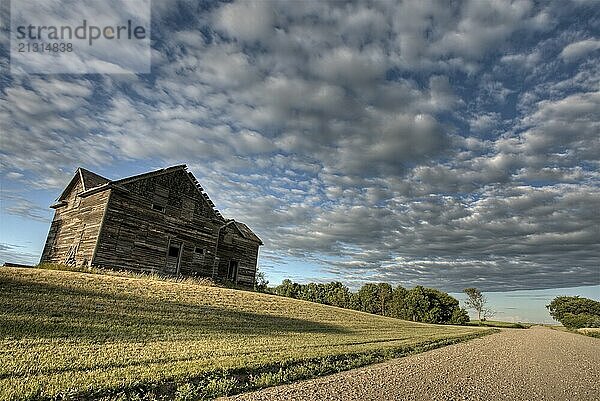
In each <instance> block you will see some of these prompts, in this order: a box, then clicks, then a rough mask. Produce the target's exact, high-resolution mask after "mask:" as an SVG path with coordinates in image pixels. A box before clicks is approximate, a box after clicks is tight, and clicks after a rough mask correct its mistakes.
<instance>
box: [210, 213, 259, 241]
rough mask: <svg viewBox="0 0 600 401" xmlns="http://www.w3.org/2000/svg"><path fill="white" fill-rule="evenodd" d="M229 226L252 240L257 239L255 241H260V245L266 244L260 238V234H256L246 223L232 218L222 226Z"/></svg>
mask: <svg viewBox="0 0 600 401" xmlns="http://www.w3.org/2000/svg"><path fill="white" fill-rule="evenodd" d="M227 226H231V227H233V228H235V229H236V230H237V232H239V233H240V235H241V236H242V237H244V238H246V239H249V240H252V241H255V242H258V243H259V244H260V245H264V244H263V242H262V240H261V239H260V238H258V236H257V235H256V234H254V232H253V231H252V230H251V229H250V227H248V226H247V225H245V224H244V223H241V222H239V221H235V220H233V219H230V220H227V223H225V224H224V225H223V226H222V227H221V228H224V227H227Z"/></svg>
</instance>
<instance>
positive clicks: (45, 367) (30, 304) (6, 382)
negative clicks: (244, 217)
mask: <svg viewBox="0 0 600 401" xmlns="http://www.w3.org/2000/svg"><path fill="white" fill-rule="evenodd" d="M0 320H1V324H0V399H45V398H51V397H53V398H59V399H60V398H64V399H71V398H74V399H80V398H86V399H87V398H106V399H115V398H117V397H119V398H120V399H128V398H129V399H130V398H136V397H143V398H145V399H160V398H161V396H165V397H166V396H168V397H175V398H179V399H193V398H199V397H204V398H210V397H212V396H216V395H220V394H227V393H235V392H239V391H243V390H247V389H251V388H257V387H262V386H266V385H273V384H277V383H281V382H286V381H291V380H295V379H300V378H307V377H311V376H315V375H320V374H327V373H332V372H335V371H339V370H344V369H349V368H352V367H356V366H360V365H364V364H367V363H372V362H377V361H380V360H383V359H386V358H390V357H394V356H400V355H404V354H406V353H409V352H413V351H415V350H423V349H427V348H429V347H435V346H439V345H443V344H445V343H450V342H454V341H458V340H460V339H465V338H470V337H472V336H477V335H481V334H483V333H484V332H486V331H489V330H488V329H483V328H478V327H454V326H438V325H427V324H420V323H414V322H406V321H402V320H397V319H392V318H386V317H381V316H375V315H370V314H366V313H361V312H356V311H350V310H344V309H339V308H335V307H330V306H325V305H319V304H314V303H310V302H305V301H298V300H293V299H287V298H281V297H276V296H271V295H264V294H257V293H252V292H245V291H237V290H230V289H223V288H217V287H209V286H202V285H198V284H194V283H176V282H169V281H160V280H156V279H150V278H131V277H119V276H109V275H95V274H85V273H76V272H66V271H51V270H38V269H18V268H2V269H0Z"/></svg>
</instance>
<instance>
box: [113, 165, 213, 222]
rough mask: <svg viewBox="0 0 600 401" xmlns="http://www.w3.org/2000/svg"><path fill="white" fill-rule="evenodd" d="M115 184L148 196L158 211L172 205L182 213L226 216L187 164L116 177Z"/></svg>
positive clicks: (210, 217) (169, 207)
mask: <svg viewBox="0 0 600 401" xmlns="http://www.w3.org/2000/svg"><path fill="white" fill-rule="evenodd" d="M111 185H112V186H115V187H118V188H123V189H125V190H127V191H129V192H132V193H134V194H136V195H138V196H141V197H143V198H145V199H147V200H148V202H149V207H153V208H155V210H157V211H164V210H165V209H170V210H172V211H173V212H174V213H178V214H180V215H181V217H186V216H187V217H188V218H191V217H192V216H204V217H205V218H208V219H217V220H223V217H222V216H221V214H220V213H219V211H218V210H216V209H215V205H214V203H212V201H211V200H210V199H209V198H208V195H207V194H206V193H205V192H204V191H203V190H202V187H200V185H199V184H198V181H196V180H195V178H194V177H193V175H191V173H189V172H187V171H186V170H185V166H175V167H171V168H169V169H164V170H159V171H156V172H152V173H147V174H142V175H139V176H136V177H132V178H125V179H123V180H118V181H113V182H112V183H111Z"/></svg>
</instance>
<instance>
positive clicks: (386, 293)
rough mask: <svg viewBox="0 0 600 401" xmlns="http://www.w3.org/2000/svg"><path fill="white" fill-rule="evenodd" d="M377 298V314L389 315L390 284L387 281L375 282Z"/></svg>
mask: <svg viewBox="0 0 600 401" xmlns="http://www.w3.org/2000/svg"><path fill="white" fill-rule="evenodd" d="M377 300H378V302H379V312H378V314H379V315H382V316H389V315H390V310H391V305H390V304H391V302H392V286H391V285H389V284H388V283H379V284H377Z"/></svg>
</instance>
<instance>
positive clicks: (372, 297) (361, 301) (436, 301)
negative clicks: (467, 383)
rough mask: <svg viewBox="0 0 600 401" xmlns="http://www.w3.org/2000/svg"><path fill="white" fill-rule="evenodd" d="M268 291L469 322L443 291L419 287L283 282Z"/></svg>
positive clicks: (422, 318) (423, 318) (408, 316)
mask: <svg viewBox="0 0 600 401" xmlns="http://www.w3.org/2000/svg"><path fill="white" fill-rule="evenodd" d="M269 292H272V293H274V294H277V295H281V296H284V297H289V298H295V299H302V300H305V301H311V302H318V303H321V304H325V305H332V306H338V307H340V308H346V309H354V310H358V311H362V312H368V313H374V314H376V315H382V316H390V317H395V318H399V319H404V320H412V321H415V322H425V323H438V324H444V323H445V324H465V323H467V322H468V321H469V315H468V313H467V311H466V310H465V309H462V308H460V306H459V303H458V300H456V299H455V298H453V297H451V296H450V295H448V294H446V293H445V292H442V291H438V290H435V289H433V288H426V287H422V286H417V287H415V288H412V289H410V290H409V289H406V288H403V287H401V286H398V287H396V288H392V286H391V285H389V284H387V283H379V284H372V283H369V284H365V285H363V286H362V287H361V288H360V289H359V290H358V291H357V292H351V291H350V290H349V289H348V287H346V286H345V285H343V284H342V283H340V282H337V281H334V282H331V283H326V284H317V283H309V284H298V283H294V282H292V281H291V280H284V281H283V282H282V283H281V284H280V285H278V286H277V287H275V288H273V289H270V291H269Z"/></svg>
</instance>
